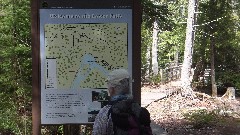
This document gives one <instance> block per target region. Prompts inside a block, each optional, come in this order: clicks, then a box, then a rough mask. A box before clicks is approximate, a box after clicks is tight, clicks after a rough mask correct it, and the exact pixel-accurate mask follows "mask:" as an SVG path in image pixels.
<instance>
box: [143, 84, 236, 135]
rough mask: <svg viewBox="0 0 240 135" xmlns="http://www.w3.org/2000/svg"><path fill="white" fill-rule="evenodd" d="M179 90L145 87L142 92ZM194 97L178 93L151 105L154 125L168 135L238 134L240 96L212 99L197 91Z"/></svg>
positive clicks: (170, 85)
mask: <svg viewBox="0 0 240 135" xmlns="http://www.w3.org/2000/svg"><path fill="white" fill-rule="evenodd" d="M159 89H176V91H177V89H179V87H178V86H177V84H176V83H175V84H174V83H173V84H167V85H161V86H160V85H159V86H152V85H147V86H144V87H142V91H148V92H151V91H159ZM194 94H195V96H194V97H183V96H182V95H181V94H180V93H179V92H175V93H173V94H172V95H171V96H168V97H165V98H163V99H161V100H157V101H155V102H152V103H151V104H150V105H149V106H148V107H147V109H148V110H149V112H150V114H151V118H152V119H153V121H154V122H155V123H157V124H158V125H160V126H161V127H162V128H164V129H165V130H166V131H167V133H168V134H169V135H239V134H240V97H239V96H236V99H235V100H229V99H225V98H221V95H219V97H217V98H212V97H211V96H210V95H208V94H205V93H201V92H194Z"/></svg>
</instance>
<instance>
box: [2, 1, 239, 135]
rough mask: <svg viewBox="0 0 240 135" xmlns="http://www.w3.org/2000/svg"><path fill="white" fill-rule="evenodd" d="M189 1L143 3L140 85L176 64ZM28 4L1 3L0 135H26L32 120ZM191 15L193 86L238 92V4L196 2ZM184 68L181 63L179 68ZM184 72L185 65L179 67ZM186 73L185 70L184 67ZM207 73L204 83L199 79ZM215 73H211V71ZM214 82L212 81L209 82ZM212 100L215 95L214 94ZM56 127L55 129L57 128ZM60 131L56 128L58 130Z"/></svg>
mask: <svg viewBox="0 0 240 135" xmlns="http://www.w3.org/2000/svg"><path fill="white" fill-rule="evenodd" d="M191 1H192V0H189V1H186V0H158V1H157V0H153V1H150V0H142V1H141V2H142V9H143V14H142V26H141V37H142V38H141V40H142V41H141V42H142V45H141V57H142V58H141V59H142V67H141V69H142V73H141V74H142V81H143V82H149V83H153V84H158V83H160V82H161V79H163V78H161V76H160V71H161V69H165V68H167V67H169V65H177V66H179V65H181V63H183V62H184V58H185V57H184V51H185V50H186V48H187V47H189V46H187V45H186V44H185V41H186V40H187V39H186V28H187V25H188V24H187V18H188V14H189V13H188V11H189V10H188V9H189V7H188V6H189V5H188V4H189V3H190V2H191ZM30 2H31V1H30V0H0V133H8V134H16V135H20V134H25V135H27V134H30V133H31V132H32V125H31V124H32V123H31V122H32V121H31V118H32V117H31V104H32V103H31V96H32V95H31V92H32V87H31V83H32V82H31V81H32V76H31V75H32V65H31V63H32V59H31V57H32V56H31V21H30V19H31V18H30V17H31V10H30V9H31V7H30ZM192 6H194V8H195V9H196V10H195V11H194V12H195V14H194V19H195V20H194V22H195V23H194V24H193V31H194V34H193V37H192V38H193V39H194V40H193V42H192V46H190V47H191V48H190V50H191V53H190V55H191V58H192V59H191V62H190V63H189V64H188V65H187V66H188V67H191V69H194V76H193V78H192V79H191V87H192V86H193V85H192V84H197V85H198V86H199V87H201V88H203V89H204V90H206V91H207V90H210V91H211V90H212V84H214V85H216V88H217V92H218V93H219V92H221V90H222V89H223V88H224V87H229V86H232V87H235V89H236V92H237V93H238V92H239V89H240V42H239V41H240V19H239V16H240V4H239V1H238V0H199V1H197V2H196V4H194V5H192ZM183 66H184V65H183ZM183 69H184V67H183ZM187 69H189V68H187ZM206 69H211V75H212V77H214V78H212V77H211V78H210V79H209V80H208V83H207V84H206V85H204V86H203V85H201V84H202V83H201V81H202V80H201V78H202V77H203V75H204V71H205V70H206ZM213 71H214V72H213ZM213 81H214V82H213ZM215 96H216V95H215ZM58 128H59V127H58ZM58 130H61V129H58Z"/></svg>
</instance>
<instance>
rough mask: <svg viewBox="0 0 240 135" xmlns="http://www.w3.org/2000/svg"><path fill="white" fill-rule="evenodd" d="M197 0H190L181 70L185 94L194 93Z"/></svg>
mask: <svg viewBox="0 0 240 135" xmlns="http://www.w3.org/2000/svg"><path fill="white" fill-rule="evenodd" d="M195 2H196V1H195V0H189V3H188V19H187V28H186V40H185V50H184V60H183V66H182V72H181V81H182V93H183V95H189V94H192V92H193V91H192V89H191V80H190V72H191V65H192V54H193V43H194V11H195V8H194V5H195Z"/></svg>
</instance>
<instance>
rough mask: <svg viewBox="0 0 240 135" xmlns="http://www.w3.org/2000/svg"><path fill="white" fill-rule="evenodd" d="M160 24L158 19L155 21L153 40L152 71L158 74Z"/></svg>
mask: <svg viewBox="0 0 240 135" xmlns="http://www.w3.org/2000/svg"><path fill="white" fill-rule="evenodd" d="M158 32H159V30H158V24H157V22H156V20H155V21H154V23H153V42H152V71H153V75H154V76H156V75H158V60H157V58H158V55H157V51H158Z"/></svg>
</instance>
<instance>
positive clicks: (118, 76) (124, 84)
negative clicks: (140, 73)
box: [106, 69, 132, 97]
mask: <svg viewBox="0 0 240 135" xmlns="http://www.w3.org/2000/svg"><path fill="white" fill-rule="evenodd" d="M106 81H107V85H108V90H109V94H110V96H111V97H112V96H115V95H128V96H129V97H131V96H132V92H131V89H130V81H131V77H130V75H129V73H128V71H127V70H125V69H116V70H113V71H112V72H110V73H109V74H108V77H107V80H106Z"/></svg>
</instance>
